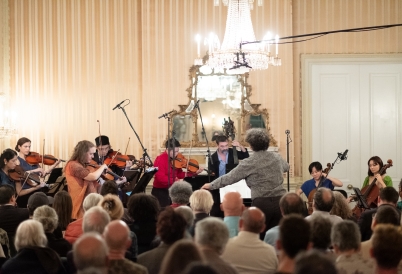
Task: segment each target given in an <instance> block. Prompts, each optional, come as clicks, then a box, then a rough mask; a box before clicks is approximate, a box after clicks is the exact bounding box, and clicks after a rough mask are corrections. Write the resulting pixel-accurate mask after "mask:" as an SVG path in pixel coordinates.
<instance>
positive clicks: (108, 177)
mask: <svg viewBox="0 0 402 274" xmlns="http://www.w3.org/2000/svg"><path fill="white" fill-rule="evenodd" d="M87 166H90V167H92V168H95V169H98V168H100V165H98V164H97V163H96V162H95V161H94V160H91V162H90V163H89V164H87ZM101 177H102V179H104V180H114V178H115V177H116V178H118V179H123V178H122V177H120V176H119V175H117V174H116V173H114V172H113V171H112V170H111V169H110V168H108V169H107V170H106V174H102V175H101Z"/></svg>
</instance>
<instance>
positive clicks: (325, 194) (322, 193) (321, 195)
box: [313, 187, 335, 212]
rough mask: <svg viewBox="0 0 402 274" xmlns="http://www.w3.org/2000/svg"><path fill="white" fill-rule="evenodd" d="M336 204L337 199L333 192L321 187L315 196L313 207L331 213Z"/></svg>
mask: <svg viewBox="0 0 402 274" xmlns="http://www.w3.org/2000/svg"><path fill="white" fill-rule="evenodd" d="M334 203H335V197H334V194H333V193H332V190H330V189H329V188H326V187H320V188H318V189H317V191H316V192H315V194H314V201H313V207H314V208H315V209H316V210H319V211H325V212H330V211H331V209H332V207H333V206H334Z"/></svg>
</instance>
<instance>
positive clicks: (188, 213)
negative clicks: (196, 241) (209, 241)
mask: <svg viewBox="0 0 402 274" xmlns="http://www.w3.org/2000/svg"><path fill="white" fill-rule="evenodd" d="M174 210H175V211H176V212H178V213H180V214H181V216H183V218H184V220H186V224H187V225H186V232H185V235H184V238H187V239H192V238H193V237H192V236H191V234H190V229H191V228H192V227H193V224H194V213H193V211H192V210H191V208H190V207H189V206H179V207H176V208H175V209H174Z"/></svg>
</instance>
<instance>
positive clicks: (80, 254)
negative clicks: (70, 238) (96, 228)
mask: <svg viewBox="0 0 402 274" xmlns="http://www.w3.org/2000/svg"><path fill="white" fill-rule="evenodd" d="M108 252H109V249H108V247H107V244H106V242H105V240H104V239H103V238H102V237H101V235H99V233H95V232H88V233H85V234H84V235H82V236H81V237H80V238H78V240H77V241H76V242H75V243H74V245H73V254H74V263H75V266H76V268H77V270H78V272H77V274H83V273H85V270H86V269H87V270H88V269H90V270H91V272H90V273H103V274H106V273H108V272H107V266H108Z"/></svg>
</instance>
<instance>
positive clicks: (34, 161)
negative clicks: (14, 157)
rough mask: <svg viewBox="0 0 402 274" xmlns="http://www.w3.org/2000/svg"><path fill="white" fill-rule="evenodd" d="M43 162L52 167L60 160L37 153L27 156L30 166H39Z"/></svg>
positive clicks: (30, 153) (26, 159)
mask: <svg viewBox="0 0 402 274" xmlns="http://www.w3.org/2000/svg"><path fill="white" fill-rule="evenodd" d="M42 160H43V164H45V165H47V166H51V165H54V164H55V163H56V162H57V161H58V160H59V159H57V158H56V157H54V156H52V155H49V154H46V155H43V156H42V155H40V154H39V153H37V152H33V151H31V152H29V154H28V155H27V156H25V161H26V162H27V163H28V164H30V165H38V164H40V163H42ZM60 161H62V162H65V160H61V159H60Z"/></svg>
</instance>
